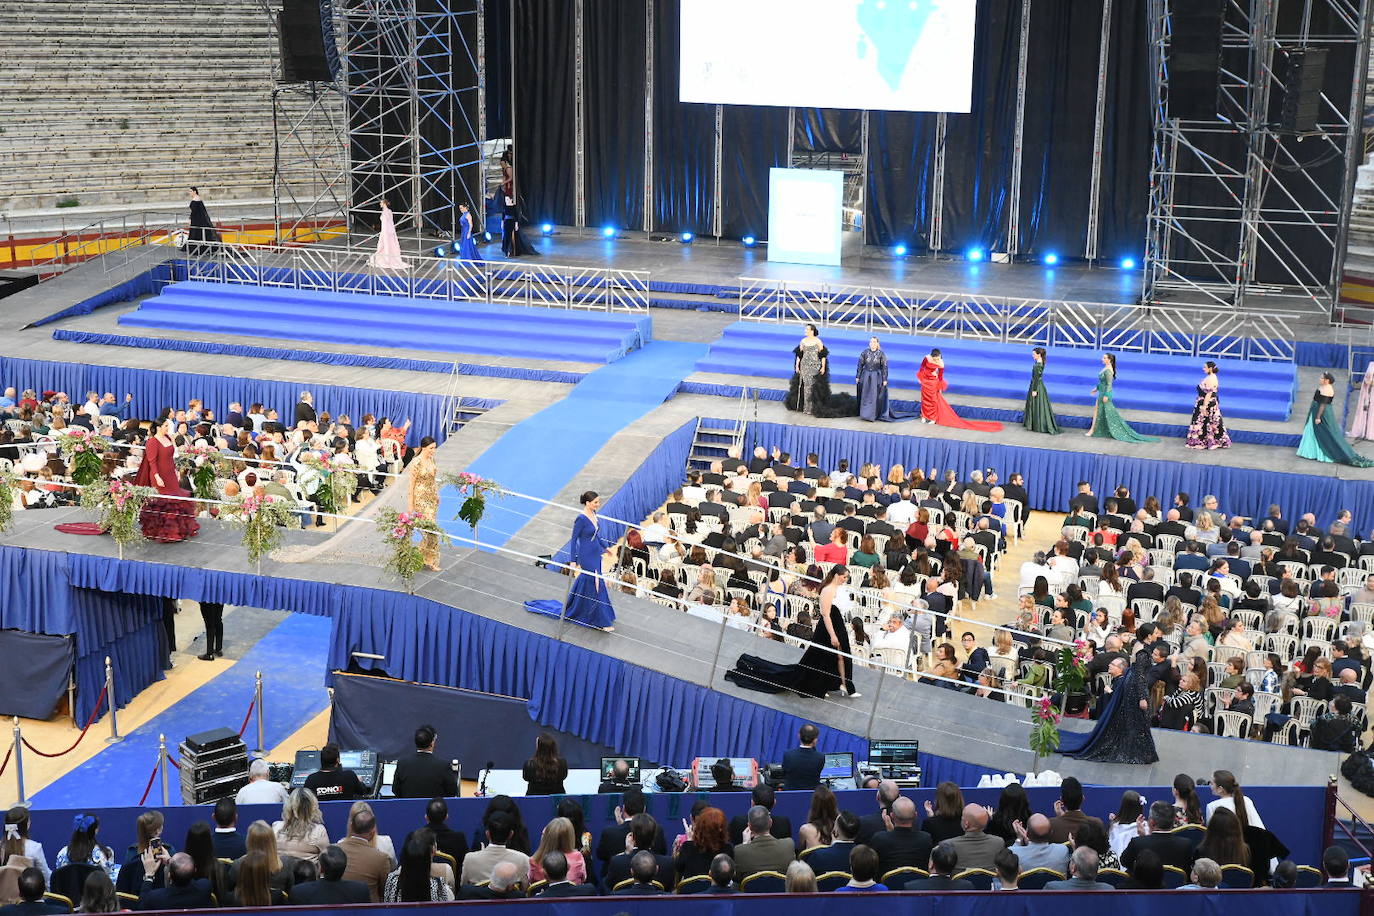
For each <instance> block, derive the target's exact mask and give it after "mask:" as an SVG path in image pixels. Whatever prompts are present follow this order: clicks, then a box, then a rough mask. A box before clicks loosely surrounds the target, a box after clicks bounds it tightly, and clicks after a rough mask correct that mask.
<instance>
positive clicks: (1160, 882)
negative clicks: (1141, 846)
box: [1121, 849, 1188, 890]
mask: <svg viewBox="0 0 1374 916" xmlns="http://www.w3.org/2000/svg"><path fill="white" fill-rule="evenodd" d="M1183 871H1184V872H1185V873H1186V872H1187V871H1188V869H1187V868H1184V869H1183ZM1121 886H1122V888H1123V889H1129V890H1162V889H1163V887H1164V863H1162V862H1160V861H1159V856H1157V855H1155V854H1154V851H1153V850H1150V849H1145V850H1142V851H1141V853H1140V854H1139V855H1138V856H1136V857H1135V861H1134V866H1133V867H1132V868H1131V870H1130V877H1128V878H1127V879H1126V880H1125V882H1124V883H1123V884H1122V885H1121Z"/></svg>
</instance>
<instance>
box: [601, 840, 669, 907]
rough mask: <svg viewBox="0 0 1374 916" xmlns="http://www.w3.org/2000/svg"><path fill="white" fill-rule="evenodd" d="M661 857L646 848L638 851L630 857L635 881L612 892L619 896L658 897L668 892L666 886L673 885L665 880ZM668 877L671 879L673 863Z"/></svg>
mask: <svg viewBox="0 0 1374 916" xmlns="http://www.w3.org/2000/svg"><path fill="white" fill-rule="evenodd" d="M659 858H662V857H661V856H655V855H654V854H653V853H651V852H649V851H648V850H646V849H641V850H639V851H637V852H636V853H635V854H634V856H632V857H631V859H630V873H631V875H632V876H633V878H634V883H633V884H630V885H627V886H625V887H622V888H621V889H620V890H618V891H612V892H611V893H612V894H614V895H615V896H617V897H657V896H659V895H660V894H666V893H668V891H667V890H666V889H665V888H668V887H671V886H672V885H671V884H665V883H664V882H663V878H662V875H663V872H662V870H661V863H659V862H658V861H657V860H658V859H659ZM668 877H669V879H670V880H671V877H672V870H671V865H670V866H669V871H668ZM655 881H657V882H658V884H662V885H663V888H660V887H659V886H658V884H655V883H654V882H655Z"/></svg>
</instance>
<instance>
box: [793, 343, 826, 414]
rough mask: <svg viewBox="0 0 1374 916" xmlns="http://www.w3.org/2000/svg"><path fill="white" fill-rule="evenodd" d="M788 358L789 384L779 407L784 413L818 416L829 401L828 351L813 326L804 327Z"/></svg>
mask: <svg viewBox="0 0 1374 916" xmlns="http://www.w3.org/2000/svg"><path fill="white" fill-rule="evenodd" d="M792 356H793V357H794V359H793V363H792V381H791V383H790V384H789V385H788V386H787V400H786V401H784V402H783V404H784V406H785V407H786V408H787V409H788V410H798V411H801V412H802V413H809V414H811V416H813V417H818V416H821V409H822V408H823V407H825V405H826V403H827V402H829V400H830V351H829V350H827V349H826V348H825V343H824V342H823V341H822V340H821V336H820V331H818V330H816V326H815V325H814V324H808V325H807V326H806V330H805V331H804V332H803V336H802V339H801V343H799V344H797V345H796V346H795V347H793V348H792Z"/></svg>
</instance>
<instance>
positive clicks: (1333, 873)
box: [1320, 846, 1355, 888]
mask: <svg viewBox="0 0 1374 916" xmlns="http://www.w3.org/2000/svg"><path fill="white" fill-rule="evenodd" d="M1322 871H1323V872H1325V873H1326V883H1325V884H1322V885H1320V886H1321V887H1333V888H1346V887H1354V886H1355V882H1354V881H1353V880H1351V877H1350V854H1349V853H1347V852H1346V851H1345V850H1344V849H1342V848H1341V847H1339V846H1328V847H1326V851H1325V852H1323V853H1322Z"/></svg>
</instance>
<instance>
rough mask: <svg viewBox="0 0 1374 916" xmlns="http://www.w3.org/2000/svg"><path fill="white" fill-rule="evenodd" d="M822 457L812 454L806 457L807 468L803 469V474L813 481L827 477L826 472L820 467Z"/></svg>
mask: <svg viewBox="0 0 1374 916" xmlns="http://www.w3.org/2000/svg"><path fill="white" fill-rule="evenodd" d="M820 460H821V459H820V456H819V455H817V454H816V453H815V452H811V453H809V454H808V455H807V456H806V467H804V468H802V473H803V474H805V475H806V476H807V477H809V478H810V479H812V480H820V479H821V478H822V477H824V476H825V470H824V469H823V468H822V467H821V465H820Z"/></svg>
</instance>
